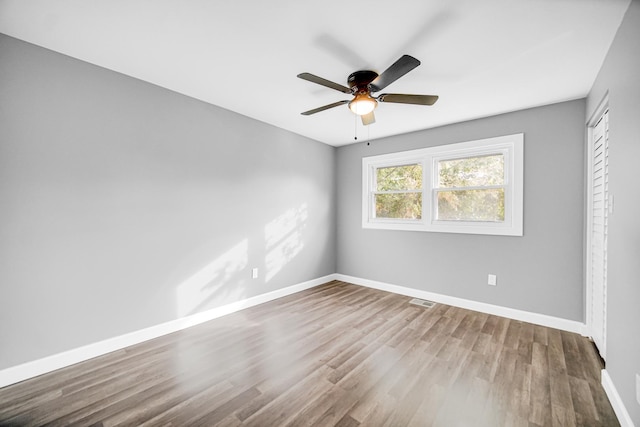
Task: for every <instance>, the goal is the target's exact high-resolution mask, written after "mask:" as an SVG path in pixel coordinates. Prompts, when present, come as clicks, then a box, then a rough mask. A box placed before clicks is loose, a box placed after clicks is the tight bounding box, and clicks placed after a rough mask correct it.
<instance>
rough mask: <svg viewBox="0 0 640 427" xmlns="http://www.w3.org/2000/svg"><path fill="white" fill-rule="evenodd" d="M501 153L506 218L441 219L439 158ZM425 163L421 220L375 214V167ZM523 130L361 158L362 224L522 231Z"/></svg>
mask: <svg viewBox="0 0 640 427" xmlns="http://www.w3.org/2000/svg"><path fill="white" fill-rule="evenodd" d="M497 153H501V154H504V156H505V168H506V169H507V170H506V174H505V175H506V179H507V182H506V183H505V220H504V222H499V223H495V222H476V221H474V222H464V221H439V220H436V219H435V207H434V206H433V195H434V186H433V185H434V183H435V182H437V181H436V179H437V176H436V171H435V170H434V165H435V164H436V163H437V161H439V160H444V159H453V158H456V157H458V158H463V157H477V156H482V155H487V154H497ZM415 163H419V164H422V173H423V180H422V181H423V195H422V218H421V219H419V220H406V219H391V218H374V215H373V213H374V203H373V196H372V194H373V191H374V186H373V184H374V180H375V170H376V168H380V167H386V166H400V165H408V164H415ZM523 192H524V134H522V133H519V134H514V135H505V136H498V137H494V138H487V139H481V140H476V141H468V142H461V143H457V144H448V145H440V146H436V147H429V148H422V149H418V150H411V151H403V152H399V153H390V154H382V155H378V156H371V157H364V158H363V159H362V227H363V228H370V229H379V230H409V231H431V232H441V233H465V234H490V235H503V236H522V235H523V203H524V197H523Z"/></svg>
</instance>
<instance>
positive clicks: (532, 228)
mask: <svg viewBox="0 0 640 427" xmlns="http://www.w3.org/2000/svg"><path fill="white" fill-rule="evenodd" d="M584 111H585V102H584V100H578V101H572V102H565V103H561V104H555V105H550V106H546V107H540V108H534V109H530V110H524V111H519V112H515V113H510V114H504V115H500V116H495V117H490V118H485V119H480V120H474V121H469V122H465V123H458V124H455V125H451V126H444V127H440V128H436V129H431V130H426V131H421V132H416V133H411V134H406V135H403V136H399V137H393V138H387V139H382V140H376V141H372V142H371V145H367V144H366V143H359V144H356V145H350V146H346V147H340V148H339V149H338V157H337V164H338V167H337V169H338V170H337V172H338V182H339V183H340V185H339V187H338V202H337V207H338V240H337V244H338V247H337V252H338V272H339V273H342V274H347V275H351V276H356V277H360V278H365V279H370V280H377V281H381V282H386V283H391V284H395V285H400V286H406V287H410V288H415V289H420V290H425V291H430V292H436V293H439V294H443V295H449V296H454V297H459V298H465V299H469V300H473V301H480V302H485V303H490V304H496V305H500V306H505V307H511V308H515V309H519V310H526V311H531V312H535V313H542V314H547V315H551V316H556V317H560V318H565V319H570V320H576V321H583V320H584V309H583V307H584V292H583V256H582V243H583V210H584V195H583V193H584V191H583V187H584V185H583V180H584V175H583V170H584V163H585V162H584V138H585V127H584ZM425 114H429V113H428V111H426V112H425ZM521 132H522V133H524V236H523V237H507V236H483V235H465V234H451V233H427V232H410V231H389V230H369V229H367V230H364V229H362V227H361V204H362V203H361V191H362V188H361V186H362V178H361V170H362V165H361V160H362V158H363V157H365V156H370V155H376V154H382V153H389V152H396V151H404V150H410V149H416V148H423V147H430V146H434V145H442V144H451V143H456V142H463V141H470V140H476V139H482V138H488V137H494V136H500V135H508V134H514V133H521ZM489 273H492V274H497V276H498V286H496V287H492V286H488V285H487V274H489Z"/></svg>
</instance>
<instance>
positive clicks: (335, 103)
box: [300, 101, 349, 116]
mask: <svg viewBox="0 0 640 427" xmlns="http://www.w3.org/2000/svg"><path fill="white" fill-rule="evenodd" d="M348 102H349V101H338V102H334V103H333V104H328V105H324V106H322V107H318V108H314V109H313V110H309V111H305V112H304V113H300V114H302V115H303V116H310V115H311V114H315V113H319V112H320V111H324V110H328V109H329V108H333V107H337V106H339V105H343V104H346V103H348Z"/></svg>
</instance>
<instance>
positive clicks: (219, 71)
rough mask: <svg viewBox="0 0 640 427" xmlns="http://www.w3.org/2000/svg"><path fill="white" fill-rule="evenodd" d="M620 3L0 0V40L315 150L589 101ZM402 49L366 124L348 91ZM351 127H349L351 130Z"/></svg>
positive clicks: (616, 23)
mask: <svg viewBox="0 0 640 427" xmlns="http://www.w3.org/2000/svg"><path fill="white" fill-rule="evenodd" d="M629 3H630V0H449V1H442V0H401V1H389V0H346V1H345V0H323V1H321V2H317V1H316V2H307V1H303V0H270V1H261V0H235V1H233V0H232V1H223V0H0V32H2V33H5V34H8V35H10V36H13V37H16V38H19V39H22V40H25V41H28V42H30V43H34V44H36V45H39V46H43V47H45V48H48V49H51V50H54V51H57V52H60V53H63V54H66V55H69V56H72V57H74V58H78V59H81V60H83V61H87V62H90V63H92V64H96V65H99V66H102V67H105V68H108V69H111V70H114V71H117V72H120V73H123V74H126V75H129V76H132V77H136V78H138V79H141V80H145V81H148V82H151V83H154V84H156V85H159V86H162V87H165V88H168V89H171V90H173V91H176V92H179V93H182V94H185V95H188V96H191V97H194V98H197V99H200V100H202V101H205V102H208V103H211V104H214V105H218V106H221V107H224V108H227V109H229V110H232V111H236V112H238V113H240V114H244V115H246V116H249V117H252V118H254V119H257V120H260V121H263V122H266V123H270V124H272V125H274V126H278V127H280V128H283V129H287V130H289V131H292V132H295V133H297V134H300V135H304V136H307V137H309V138H313V139H315V140H318V141H322V142H324V143H327V144H330V145H333V146H340V145H345V144H349V143H352V142H354V133H355V132H357V134H358V136H359V139H360V140H361V141H362V140H363V139H366V138H370V139H376V138H381V137H384V136H389V135H396V134H401V133H406V132H411V131H415V130H419V129H426V128H431V127H435V126H440V125H443V124H448V123H455V122H460V121H464V120H469V119H473V118H478V117H486V116H490V115H494V114H499V113H503V112H508V111H514V110H520V109H523V108H528V107H534V106H539V105H545V104H550V103H555V102H560V101H566V100H571V99H577V98H581V97H584V96H586V95H587V93H588V92H589V90H590V89H591V85H592V84H593V81H594V80H595V78H596V75H597V72H598V70H599V68H600V66H601V64H602V61H603V60H604V57H605V55H606V52H607V50H608V48H609V46H610V44H611V42H612V40H613V37H614V35H615V32H616V30H617V29H618V26H619V24H620V22H621V20H622V17H623V15H624V12H625V11H626V9H627V7H628V5H629ZM403 54H409V55H412V56H414V57H416V58H418V59H419V60H420V61H421V62H422V65H421V66H420V67H418V68H416V69H415V70H413V71H411V72H410V73H409V74H407V75H406V76H404V77H402V78H401V79H400V80H398V81H396V82H395V83H393V84H391V85H390V86H388V87H387V88H385V90H384V92H386V93H416V94H428V95H439V96H440V99H439V100H438V102H437V103H436V104H435V105H434V106H432V107H426V106H416V105H400V104H388V103H387V104H381V105H379V106H378V108H377V109H376V112H375V114H376V119H377V122H376V123H375V124H373V125H371V126H369V127H363V126H362V124H361V123H360V122H359V120H355V118H356V117H355V116H354V115H353V114H352V113H351V112H350V111H349V109H348V107H347V106H346V105H343V106H340V107H337V108H334V109H331V110H327V111H324V112H321V113H318V114H315V115H312V116H302V115H300V113H301V112H302V111H306V110H309V109H312V108H315V107H319V106H322V105H325V104H330V103H332V102H335V101H338V100H342V99H349V96H348V95H345V94H342V93H340V92H337V91H334V90H331V89H328V88H325V87H322V86H319V85H315V84H313V83H309V82H307V81H304V80H301V79H298V78H296V75H297V74H299V73H301V72H305V71H306V72H310V73H313V74H316V75H318V76H320V77H324V78H326V79H328V80H332V81H334V82H337V83H340V84H343V85H347V84H346V79H347V76H348V75H349V74H350V73H351V72H353V71H355V70H361V69H372V70H374V71H377V72H382V71H384V69H386V68H387V67H388V66H389V65H391V64H392V63H393V62H394V61H395V60H396V59H398V58H399V57H400V56H401V55H403ZM356 125H357V128H356Z"/></svg>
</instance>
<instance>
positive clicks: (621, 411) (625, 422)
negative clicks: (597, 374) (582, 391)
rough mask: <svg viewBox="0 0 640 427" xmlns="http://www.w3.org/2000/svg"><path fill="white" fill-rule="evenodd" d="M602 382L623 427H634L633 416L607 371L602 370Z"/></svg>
mask: <svg viewBox="0 0 640 427" xmlns="http://www.w3.org/2000/svg"><path fill="white" fill-rule="evenodd" d="M600 382H601V383H602V388H604V391H605V393H607V397H608V398H609V402H611V406H612V407H613V411H614V412H615V413H616V416H617V417H618V421H619V422H620V425H621V426H622V427H634V424H633V420H632V419H631V415H629V412H627V408H626V407H625V406H624V403H623V402H622V399H621V398H620V395H619V394H618V390H617V389H616V386H615V385H613V381H612V380H611V377H610V376H609V373H608V372H607V370H606V369H603V370H602V374H601V378H600Z"/></svg>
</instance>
